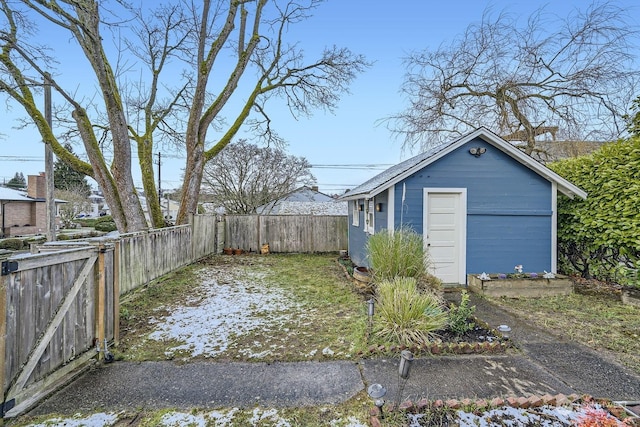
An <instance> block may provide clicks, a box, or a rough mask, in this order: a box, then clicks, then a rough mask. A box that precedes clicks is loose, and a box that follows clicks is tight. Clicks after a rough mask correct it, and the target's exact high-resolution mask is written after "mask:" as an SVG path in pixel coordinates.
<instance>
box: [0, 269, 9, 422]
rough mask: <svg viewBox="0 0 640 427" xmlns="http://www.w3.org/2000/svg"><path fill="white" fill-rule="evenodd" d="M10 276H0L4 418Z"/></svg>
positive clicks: (0, 368)
mask: <svg viewBox="0 0 640 427" xmlns="http://www.w3.org/2000/svg"><path fill="white" fill-rule="evenodd" d="M9 277H10V276H0V387H2V394H1V395H0V396H2V401H3V402H1V404H2V406H3V407H2V410H1V411H0V412H2V413H3V416H4V396H5V392H6V391H7V390H6V388H5V361H6V341H7V287H8V285H9Z"/></svg>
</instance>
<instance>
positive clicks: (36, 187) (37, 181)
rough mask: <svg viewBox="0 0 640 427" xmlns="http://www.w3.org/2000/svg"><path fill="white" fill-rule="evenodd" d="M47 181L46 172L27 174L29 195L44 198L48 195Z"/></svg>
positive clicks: (34, 197)
mask: <svg viewBox="0 0 640 427" xmlns="http://www.w3.org/2000/svg"><path fill="white" fill-rule="evenodd" d="M46 188H47V182H46V179H45V176H44V172H40V175H29V176H27V195H28V196H29V197H31V198H33V199H44V198H45V197H47V192H46Z"/></svg>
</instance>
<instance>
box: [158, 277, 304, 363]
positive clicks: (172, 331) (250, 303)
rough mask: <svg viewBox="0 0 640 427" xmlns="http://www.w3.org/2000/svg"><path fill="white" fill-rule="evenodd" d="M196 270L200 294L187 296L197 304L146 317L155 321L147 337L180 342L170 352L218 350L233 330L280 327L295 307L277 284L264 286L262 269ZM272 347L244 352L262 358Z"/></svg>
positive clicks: (209, 352)
mask: <svg viewBox="0 0 640 427" xmlns="http://www.w3.org/2000/svg"><path fill="white" fill-rule="evenodd" d="M200 276H201V278H202V284H201V285H200V286H199V287H198V288H197V289H195V290H194V292H197V293H198V297H193V298H192V299H191V302H195V301H198V302H197V304H196V305H193V306H181V307H178V308H175V309H173V311H172V313H171V314H170V315H169V316H167V317H164V318H156V319H152V322H150V323H154V324H155V330H154V331H153V332H152V333H151V334H150V335H149V338H150V339H153V340H157V341H162V340H167V339H174V340H177V341H180V342H183V343H184V344H181V345H179V346H176V347H172V348H170V349H168V350H167V355H168V356H171V355H173V354H174V353H175V352H178V351H186V352H188V353H190V354H191V356H199V355H203V356H205V357H212V356H216V355H218V354H221V353H223V352H224V351H225V350H227V348H228V347H229V343H230V341H231V338H232V336H234V335H236V336H237V335H243V334H248V333H250V332H252V331H255V330H259V329H264V328H265V327H267V326H268V327H269V328H280V327H281V326H282V325H284V324H285V323H286V321H287V320H289V318H290V312H291V310H292V309H296V308H297V307H298V304H297V303H296V302H295V301H294V300H293V299H292V298H291V297H290V296H289V295H287V294H285V293H284V292H283V291H282V290H281V289H279V288H277V287H268V284H267V283H266V281H265V279H264V275H263V274H257V273H254V272H251V271H247V270H245V271H243V276H242V277H236V276H234V275H233V274H231V273H229V272H228V271H225V270H222V269H221V270H214V271H212V270H211V269H204V270H202V271H201V273H200ZM267 288H268V289H267ZM274 350H275V349H274V348H267V349H264V350H262V351H260V352H257V353H252V352H250V351H249V350H244V351H245V352H246V354H245V355H246V356H248V357H251V358H263V357H266V356H267V355H270V354H272V353H273V352H274Z"/></svg>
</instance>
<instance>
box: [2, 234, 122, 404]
mask: <svg viewBox="0 0 640 427" xmlns="http://www.w3.org/2000/svg"><path fill="white" fill-rule="evenodd" d="M113 260H114V245H112V244H109V243H107V244H100V245H89V244H85V245H84V246H80V247H76V248H72V249H65V250H60V251H56V252H45V253H42V254H31V255H27V256H17V257H14V258H9V259H8V260H7V261H5V262H3V263H2V267H3V268H2V281H1V283H0V285H1V286H0V318H1V319H2V320H3V322H2V323H0V367H2V369H0V384H2V386H3V402H2V408H1V409H2V415H3V416H4V415H5V414H7V412H8V411H9V413H10V412H11V410H12V409H13V410H14V411H15V412H16V414H17V413H20V412H22V411H23V410H24V409H26V408H28V407H30V406H32V405H33V404H35V403H36V402H37V401H38V400H39V399H41V398H43V397H45V396H46V394H47V393H48V391H49V390H51V389H52V388H55V387H57V386H59V385H61V384H62V383H64V382H65V381H67V380H68V377H69V376H71V375H74V374H75V373H77V372H78V370H79V369H81V368H82V367H84V366H86V364H87V362H88V361H89V360H90V359H91V358H93V357H95V355H96V351H95V348H96V347H95V346H96V344H97V343H104V342H105V340H106V341H112V340H113V338H114V335H115V333H116V330H117V326H116V322H117V316H116V315H115V312H116V306H115V301H117V294H118V289H117V285H116V282H115V281H114V270H113ZM14 406H15V407H14Z"/></svg>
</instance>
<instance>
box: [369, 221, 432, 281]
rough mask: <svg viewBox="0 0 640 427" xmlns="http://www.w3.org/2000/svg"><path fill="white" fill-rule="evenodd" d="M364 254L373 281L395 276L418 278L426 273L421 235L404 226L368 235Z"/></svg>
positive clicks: (425, 257)
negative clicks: (367, 259)
mask: <svg viewBox="0 0 640 427" xmlns="http://www.w3.org/2000/svg"><path fill="white" fill-rule="evenodd" d="M367 254H368V256H369V261H370V266H371V268H372V269H373V276H374V280H375V281H376V282H381V281H383V280H392V279H393V278H395V277H398V276H400V277H414V278H416V279H420V278H422V277H424V276H426V274H427V266H428V260H427V256H426V253H425V251H424V245H423V241H422V236H420V235H419V234H418V233H416V232H415V231H414V230H412V229H410V228H408V227H402V228H399V229H396V230H392V231H389V230H383V231H380V232H378V233H376V234H374V235H372V236H370V237H369V240H368V242H367Z"/></svg>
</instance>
